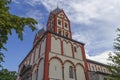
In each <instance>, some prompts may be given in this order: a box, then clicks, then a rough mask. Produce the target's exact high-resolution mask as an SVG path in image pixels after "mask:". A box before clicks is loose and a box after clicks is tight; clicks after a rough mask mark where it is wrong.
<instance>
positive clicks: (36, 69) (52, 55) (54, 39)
mask: <svg viewBox="0 0 120 80" xmlns="http://www.w3.org/2000/svg"><path fill="white" fill-rule="evenodd" d="M84 45H85V44H84V43H82V42H78V41H75V40H73V39H72V33H71V26H70V20H69V19H68V17H67V16H66V14H65V12H64V11H63V10H62V9H59V8H56V9H55V10H53V11H51V12H50V15H49V18H48V22H47V30H46V31H44V29H41V30H40V31H39V32H38V33H37V34H36V36H35V39H34V42H33V48H32V50H31V51H30V52H29V53H28V55H27V56H26V57H25V58H24V60H23V61H22V62H21V63H20V65H19V70H18V73H19V75H18V77H17V80H107V75H108V73H109V71H108V70H107V68H106V66H105V65H104V64H101V63H98V62H95V61H91V60H89V59H86V56H85V49H84Z"/></svg>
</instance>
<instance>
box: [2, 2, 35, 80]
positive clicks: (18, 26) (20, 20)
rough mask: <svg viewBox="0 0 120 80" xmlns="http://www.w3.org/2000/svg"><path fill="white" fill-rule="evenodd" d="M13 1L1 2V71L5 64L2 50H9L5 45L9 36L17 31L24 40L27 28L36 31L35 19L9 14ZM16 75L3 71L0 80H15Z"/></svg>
mask: <svg viewBox="0 0 120 80" xmlns="http://www.w3.org/2000/svg"><path fill="white" fill-rule="evenodd" d="M10 3H11V0H0V69H1V68H3V67H2V65H1V63H2V62H4V60H3V58H4V55H3V53H2V52H1V50H2V49H4V50H7V49H6V48H5V47H4V45H5V44H6V43H7V41H8V34H10V35H12V30H15V32H16V34H17V35H18V38H19V39H20V40H23V31H24V28H25V27H29V28H30V29H31V30H32V31H34V30H36V28H35V24H37V21H36V20H34V19H33V18H25V17H19V16H16V15H13V14H11V13H10V12H9V8H10V7H9V4H10ZM15 78H16V73H15V72H10V71H8V70H7V69H1V71H0V80H15Z"/></svg>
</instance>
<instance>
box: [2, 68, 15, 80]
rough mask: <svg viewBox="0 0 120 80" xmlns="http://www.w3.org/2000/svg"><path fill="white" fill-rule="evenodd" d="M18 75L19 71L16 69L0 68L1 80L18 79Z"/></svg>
mask: <svg viewBox="0 0 120 80" xmlns="http://www.w3.org/2000/svg"><path fill="white" fill-rule="evenodd" d="M16 77H17V73H16V72H15V71H8V70H7V69H2V70H0V80H16Z"/></svg>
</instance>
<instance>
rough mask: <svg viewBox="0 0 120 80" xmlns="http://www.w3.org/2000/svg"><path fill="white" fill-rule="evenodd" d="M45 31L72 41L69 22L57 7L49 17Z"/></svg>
mask: <svg viewBox="0 0 120 80" xmlns="http://www.w3.org/2000/svg"><path fill="white" fill-rule="evenodd" d="M47 30H49V31H51V32H54V33H57V34H59V35H61V36H64V37H67V38H70V39H72V34H71V29H70V21H69V19H68V17H67V16H66V14H65V13H64V11H63V10H62V9H59V8H58V7H57V8H56V9H55V10H53V11H52V12H51V13H50V15H49V19H48V23H47Z"/></svg>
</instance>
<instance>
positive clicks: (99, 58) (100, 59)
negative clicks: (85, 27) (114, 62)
mask: <svg viewBox="0 0 120 80" xmlns="http://www.w3.org/2000/svg"><path fill="white" fill-rule="evenodd" d="M110 54H113V52H112V51H105V52H103V53H101V54H99V55H95V56H90V55H88V54H86V57H87V59H90V60H93V61H97V62H100V63H104V64H108V63H111V61H109V60H108V58H109V55H110Z"/></svg>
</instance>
